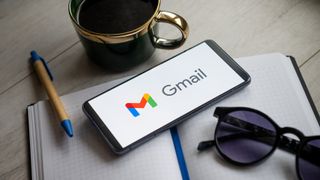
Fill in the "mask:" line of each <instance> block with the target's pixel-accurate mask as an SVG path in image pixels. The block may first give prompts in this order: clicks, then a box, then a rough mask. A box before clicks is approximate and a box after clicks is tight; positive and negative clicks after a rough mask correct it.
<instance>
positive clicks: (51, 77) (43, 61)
mask: <svg viewBox="0 0 320 180" xmlns="http://www.w3.org/2000/svg"><path fill="white" fill-rule="evenodd" d="M39 57H40V60H41V61H42V63H43V65H44V67H45V68H46V70H47V72H48V75H49V77H50V79H51V81H53V75H52V73H51V71H50V69H49V66H48V63H47V62H46V61H45V60H44V59H43V58H42V57H41V56H39Z"/></svg>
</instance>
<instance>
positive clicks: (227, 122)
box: [215, 110, 276, 164]
mask: <svg viewBox="0 0 320 180" xmlns="http://www.w3.org/2000/svg"><path fill="white" fill-rule="evenodd" d="M215 137H216V143H217V148H218V149H219V150H220V152H221V153H222V154H224V155H225V156H227V157H228V158H229V159H231V160H232V161H235V162H237V163H242V164H250V163H254V162H257V161H259V160H261V159H263V158H264V157H266V156H267V155H268V153H270V152H271V151H272V150H273V149H274V146H275V143H276V128H275V127H274V125H273V124H272V123H271V122H270V121H269V120H268V119H266V118H265V117H263V116H261V115H260V114H258V113H255V112H251V111H244V110H243V111H234V112H231V113H229V114H227V115H226V116H225V117H224V118H223V119H222V120H221V121H220V123H218V126H217V129H216V135H215Z"/></svg>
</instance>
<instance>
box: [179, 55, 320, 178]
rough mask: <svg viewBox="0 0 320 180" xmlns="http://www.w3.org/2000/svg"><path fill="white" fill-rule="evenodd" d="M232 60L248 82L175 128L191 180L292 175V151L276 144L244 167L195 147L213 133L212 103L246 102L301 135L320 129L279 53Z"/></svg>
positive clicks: (239, 103) (292, 176)
mask: <svg viewBox="0 0 320 180" xmlns="http://www.w3.org/2000/svg"><path fill="white" fill-rule="evenodd" d="M237 62H238V63H239V64H240V65H241V66H242V67H243V68H244V69H245V70H246V71H247V72H248V73H249V74H250V76H251V78H252V81H251V84H250V85H249V86H248V87H246V88H245V89H243V90H241V91H240V92H238V93H236V94H234V95H232V96H230V97H229V98H227V99H225V100H223V101H221V102H220V103H218V104H216V105H214V106H212V107H210V108H208V109H206V110H205V111H203V112H201V113H199V114H197V115H196V116H194V117H193V118H191V119H189V120H188V121H186V122H185V123H183V124H182V125H180V126H179V128H178V131H179V135H180V138H181V143H182V147H183V151H184V155H185V159H186V162H187V166H188V170H189V174H190V177H191V179H237V180H242V179H243V180H251V179H252V180H255V179H265V180H270V179H273V180H276V179H281V180H282V179H297V175H296V170H295V155H293V154H289V153H287V152H284V151H282V150H280V149H277V150H276V151H275V153H274V154H273V155H271V157H270V158H269V159H267V160H266V161H265V162H263V163H261V164H258V165H253V166H251V167H246V168H241V167H237V166H234V165H231V164H230V163H228V162H226V161H225V160H223V159H222V157H220V156H219V155H217V152H216V151H215V148H212V149H208V150H206V151H203V152H198V151H197V146H198V143H199V142H200V141H204V140H211V139H213V137H214V130H215V126H216V123H217V119H216V118H214V117H213V112H214V109H215V107H217V106H247V107H251V108H254V109H258V110H260V111H262V112H264V113H266V114H267V115H268V116H269V117H271V118H272V119H273V120H274V121H275V122H276V123H278V124H279V125H280V126H281V127H284V126H291V127H295V128H297V129H299V130H301V131H302V132H303V133H304V134H305V135H316V134H319V132H320V128H319V124H318V122H317V119H316V118H315V115H314V112H313V111H312V109H311V107H310V104H309V102H308V100H307V98H306V95H305V92H304V90H303V88H302V86H301V84H300V81H299V79H298V77H297V75H296V72H295V70H294V67H293V65H292V63H291V61H290V59H289V58H287V57H286V56H284V55H281V54H268V55H261V56H253V57H246V58H239V59H237ZM235 148H236V147H235Z"/></svg>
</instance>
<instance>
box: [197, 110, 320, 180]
mask: <svg viewBox="0 0 320 180" xmlns="http://www.w3.org/2000/svg"><path fill="white" fill-rule="evenodd" d="M214 116H215V117H218V123H217V127H216V130H215V136H214V140H210V141H203V142H200V143H199V145H198V150H199V151H202V150H205V149H208V148H209V147H212V146H215V147H216V148H217V150H218V153H219V154H220V155H221V156H222V157H223V158H224V159H226V160H227V161H229V162H231V163H232V164H235V165H240V166H246V165H252V164H255V163H257V162H260V161H262V160H264V159H266V158H267V157H269V156H270V155H271V154H272V153H273V152H274V151H275V149H276V148H277V147H278V148H280V149H282V150H285V151H287V152H289V153H292V154H296V171H297V175H298V177H299V179H301V180H319V179H320V136H309V137H306V136H304V134H303V133H302V132H300V131H299V130H297V129H295V128H292V127H283V128H281V127H279V126H278V125H277V124H276V123H275V122H274V121H273V120H272V119H271V118H270V117H268V116H267V115H266V114H264V113H262V112H260V111H258V110H255V109H251V108H247V107H217V108H216V110H215V112H214ZM284 134H294V135H295V136H297V137H298V138H299V140H300V141H299V140H295V139H293V138H290V137H287V136H285V135H284Z"/></svg>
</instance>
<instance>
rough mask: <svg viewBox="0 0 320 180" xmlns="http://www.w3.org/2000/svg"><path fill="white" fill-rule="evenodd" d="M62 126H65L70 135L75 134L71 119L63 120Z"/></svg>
mask: <svg viewBox="0 0 320 180" xmlns="http://www.w3.org/2000/svg"><path fill="white" fill-rule="evenodd" d="M61 126H62V127H63V129H64V131H65V132H66V133H67V135H68V136H69V137H72V136H73V129H72V124H71V121H70V119H66V120H63V121H62V122H61Z"/></svg>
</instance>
